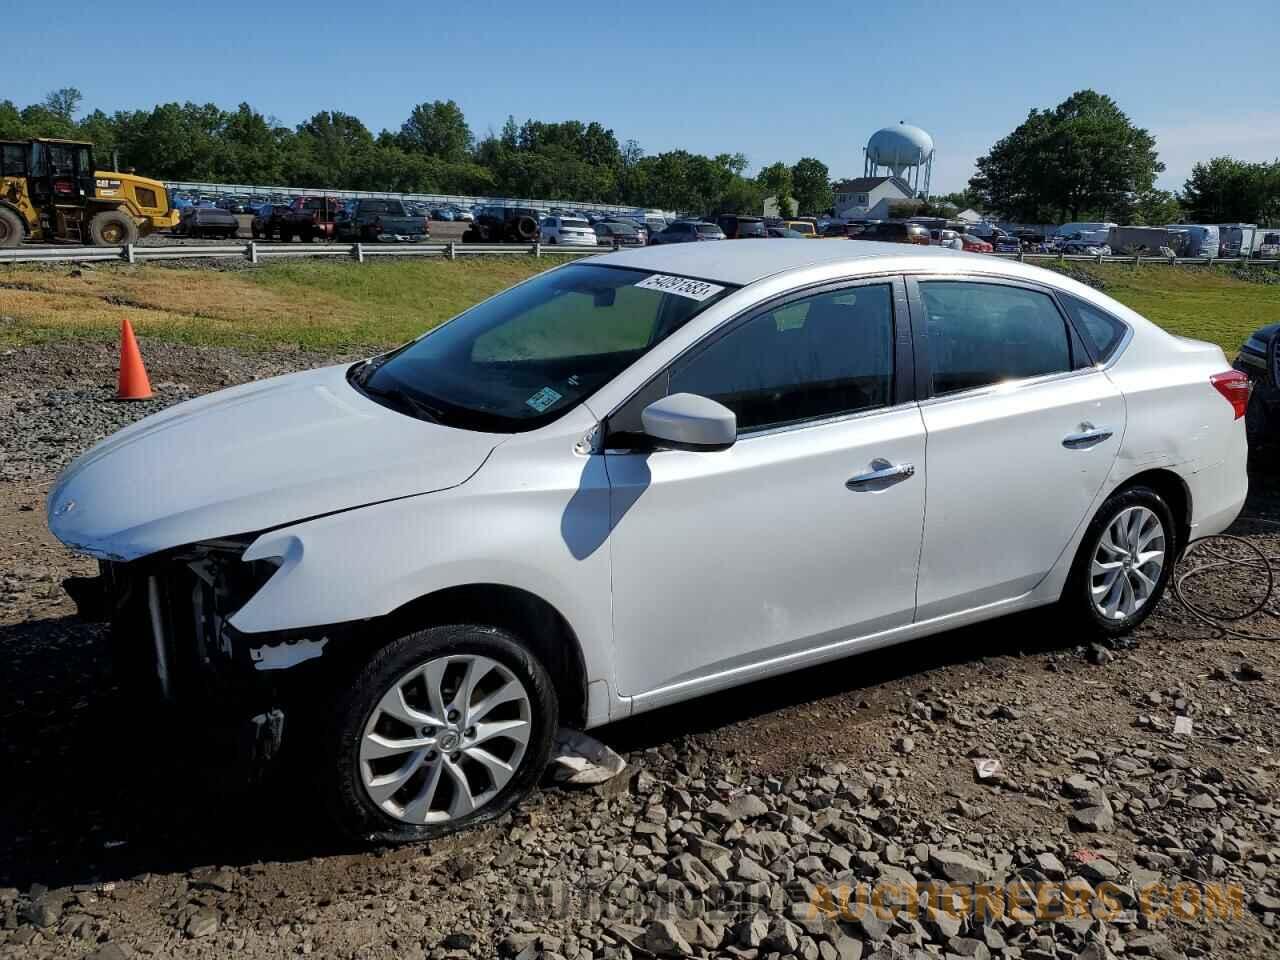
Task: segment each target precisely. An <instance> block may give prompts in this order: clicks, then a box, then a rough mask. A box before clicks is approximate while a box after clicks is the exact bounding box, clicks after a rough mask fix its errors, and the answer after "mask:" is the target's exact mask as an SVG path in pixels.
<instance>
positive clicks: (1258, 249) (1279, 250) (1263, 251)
mask: <svg viewBox="0 0 1280 960" xmlns="http://www.w3.org/2000/svg"><path fill="white" fill-rule="evenodd" d="M1261 234H1262V236H1261V238H1260V239H1259V240H1258V242H1257V244H1256V246H1255V247H1254V248H1253V255H1254V256H1255V257H1258V258H1260V259H1266V260H1274V259H1276V258H1277V257H1280V232H1277V231H1275V230H1262V231H1261Z"/></svg>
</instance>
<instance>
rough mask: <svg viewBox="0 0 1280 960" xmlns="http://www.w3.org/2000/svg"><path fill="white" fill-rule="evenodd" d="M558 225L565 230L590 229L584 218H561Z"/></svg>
mask: <svg viewBox="0 0 1280 960" xmlns="http://www.w3.org/2000/svg"><path fill="white" fill-rule="evenodd" d="M560 226H561V227H563V228H564V229H565V230H590V229H591V228H590V227H589V226H588V225H587V221H585V220H561V221H560Z"/></svg>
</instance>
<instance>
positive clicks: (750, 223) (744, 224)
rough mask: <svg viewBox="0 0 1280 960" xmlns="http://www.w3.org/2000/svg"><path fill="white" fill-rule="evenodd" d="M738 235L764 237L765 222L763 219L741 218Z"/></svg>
mask: <svg viewBox="0 0 1280 960" xmlns="http://www.w3.org/2000/svg"><path fill="white" fill-rule="evenodd" d="M738 236H740V237H763V236H764V222H763V221H762V220H739V221H738Z"/></svg>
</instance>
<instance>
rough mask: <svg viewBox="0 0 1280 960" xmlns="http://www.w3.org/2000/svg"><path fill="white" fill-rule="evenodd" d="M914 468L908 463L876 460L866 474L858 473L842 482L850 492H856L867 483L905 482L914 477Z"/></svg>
mask: <svg viewBox="0 0 1280 960" xmlns="http://www.w3.org/2000/svg"><path fill="white" fill-rule="evenodd" d="M915 474H916V468H915V466H914V465H913V464H910V463H890V462H889V461H888V460H885V459H883V458H877V459H875V460H872V461H871V469H870V470H869V471H868V472H867V473H860V474H858V475H857V476H855V477H850V478H849V479H848V480H846V481H845V482H844V485H845V486H846V487H848V488H849V489H850V490H857V489H858V488H860V487H863V486H865V485H867V484H869V483H876V482H877V481H880V482H892V483H896V482H897V481H899V480H906V479H907V478H908V477H914V476H915Z"/></svg>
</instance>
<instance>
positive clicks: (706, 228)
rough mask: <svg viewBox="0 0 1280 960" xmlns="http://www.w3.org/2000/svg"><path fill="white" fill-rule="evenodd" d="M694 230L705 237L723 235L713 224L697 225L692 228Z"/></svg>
mask: <svg viewBox="0 0 1280 960" xmlns="http://www.w3.org/2000/svg"><path fill="white" fill-rule="evenodd" d="M694 229H695V230H697V231H698V232H699V233H701V234H703V235H705V236H712V237H715V236H723V235H724V231H723V230H721V229H720V228H719V227H718V226H716V225H715V224H714V223H699V224H696V225H695V226H694Z"/></svg>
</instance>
